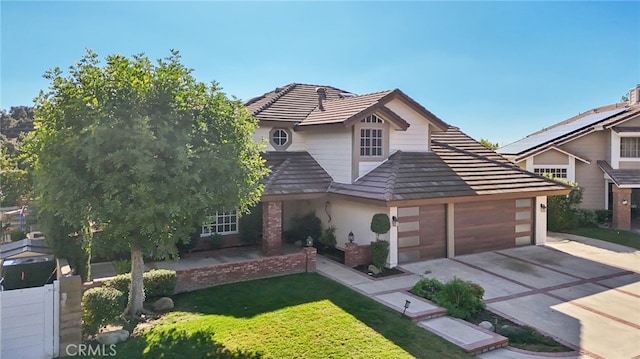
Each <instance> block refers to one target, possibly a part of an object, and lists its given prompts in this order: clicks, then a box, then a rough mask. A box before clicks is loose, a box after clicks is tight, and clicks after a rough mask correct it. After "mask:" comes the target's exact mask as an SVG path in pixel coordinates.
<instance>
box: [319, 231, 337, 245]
mask: <svg viewBox="0 0 640 359" xmlns="http://www.w3.org/2000/svg"><path fill="white" fill-rule="evenodd" d="M320 243H322V245H323V246H325V248H334V247H335V246H336V243H337V242H336V226H334V225H331V226H329V227H327V228H325V229H324V231H323V232H322V236H320Z"/></svg>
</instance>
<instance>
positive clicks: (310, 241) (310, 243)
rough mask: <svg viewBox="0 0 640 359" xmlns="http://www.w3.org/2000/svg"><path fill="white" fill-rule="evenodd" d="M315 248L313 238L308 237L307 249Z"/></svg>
mask: <svg viewBox="0 0 640 359" xmlns="http://www.w3.org/2000/svg"><path fill="white" fill-rule="evenodd" d="M311 246H313V238H311V236H309V237H307V247H311Z"/></svg>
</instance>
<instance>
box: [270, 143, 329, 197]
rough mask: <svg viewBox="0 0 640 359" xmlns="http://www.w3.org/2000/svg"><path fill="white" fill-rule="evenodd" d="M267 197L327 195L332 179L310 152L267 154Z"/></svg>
mask: <svg viewBox="0 0 640 359" xmlns="http://www.w3.org/2000/svg"><path fill="white" fill-rule="evenodd" d="M263 157H264V158H265V160H266V165H267V167H269V168H270V169H271V173H270V174H269V175H268V176H267V177H266V178H265V179H264V180H263V183H264V185H265V189H264V193H263V195H265V196H270V195H286V194H308V193H326V192H327V188H328V187H329V184H330V183H331V181H332V179H331V176H329V174H327V172H326V171H325V170H324V169H323V168H322V167H321V166H320V165H319V164H318V162H316V160H315V159H313V157H311V155H310V154H309V153H308V152H266V153H264V154H263Z"/></svg>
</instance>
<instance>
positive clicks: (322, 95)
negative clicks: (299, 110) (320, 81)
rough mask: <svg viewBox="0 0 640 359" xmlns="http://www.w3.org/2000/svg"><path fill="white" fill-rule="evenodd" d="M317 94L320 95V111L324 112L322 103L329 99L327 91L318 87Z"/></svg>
mask: <svg viewBox="0 0 640 359" xmlns="http://www.w3.org/2000/svg"><path fill="white" fill-rule="evenodd" d="M316 93H317V94H318V108H319V109H320V111H324V106H322V101H324V100H326V99H327V89H325V88H324V87H316Z"/></svg>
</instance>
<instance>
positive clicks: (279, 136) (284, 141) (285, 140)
mask: <svg viewBox="0 0 640 359" xmlns="http://www.w3.org/2000/svg"><path fill="white" fill-rule="evenodd" d="M269 143H271V146H273V148H275V149H276V150H278V151H283V150H286V149H287V147H289V145H290V144H291V132H290V131H289V129H287V128H272V129H271V131H270V132H269Z"/></svg>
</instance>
